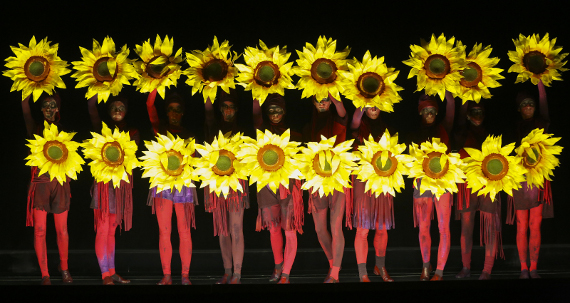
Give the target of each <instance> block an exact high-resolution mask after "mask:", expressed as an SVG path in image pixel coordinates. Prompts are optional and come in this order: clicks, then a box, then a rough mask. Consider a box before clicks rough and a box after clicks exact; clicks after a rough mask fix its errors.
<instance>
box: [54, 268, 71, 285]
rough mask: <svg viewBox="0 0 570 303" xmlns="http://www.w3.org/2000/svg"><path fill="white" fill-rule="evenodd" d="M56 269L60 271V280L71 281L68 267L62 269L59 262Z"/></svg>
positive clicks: (68, 282)
mask: <svg viewBox="0 0 570 303" xmlns="http://www.w3.org/2000/svg"><path fill="white" fill-rule="evenodd" d="M57 270H58V271H59V272H60V273H61V280H62V281H63V283H65V284H71V283H73V279H72V278H71V274H70V273H69V269H66V270H62V269H61V263H60V264H59V265H58V266H57Z"/></svg>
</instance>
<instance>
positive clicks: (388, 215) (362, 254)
mask: <svg viewBox="0 0 570 303" xmlns="http://www.w3.org/2000/svg"><path fill="white" fill-rule="evenodd" d="M364 113H366V115H364ZM386 128H387V126H386V124H384V122H383V121H382V119H381V117H380V110H379V109H378V108H377V107H368V108H366V109H364V110H363V109H360V108H357V109H356V110H355V111H354V115H353V116H352V122H351V123H350V129H351V131H352V136H353V137H354V138H355V139H356V140H355V146H354V147H355V150H356V149H357V148H358V145H363V144H364V139H368V137H369V136H370V135H371V134H372V136H373V137H374V139H375V140H378V139H379V138H380V137H382V134H383V133H384V131H385V130H386ZM365 185H366V183H365V182H362V181H360V180H358V179H357V178H353V193H354V194H353V195H354V208H353V210H354V211H353V214H352V216H353V217H352V222H353V224H354V225H356V236H355V238H354V250H355V251H356V262H357V265H358V275H359V277H360V282H370V279H369V278H368V272H367V270H366V259H367V257H368V231H369V230H371V229H372V230H375V232H374V250H375V252H376V265H375V266H374V274H375V275H380V276H382V280H383V281H384V282H394V279H392V278H391V277H390V275H389V274H388V271H387V270H386V266H385V260H386V246H387V245H388V230H389V229H392V228H393V227H394V226H395V225H394V221H393V218H394V207H393V197H392V195H390V194H382V195H380V196H378V197H377V198H376V197H375V196H374V195H373V194H371V193H370V192H368V193H366V192H364V190H365Z"/></svg>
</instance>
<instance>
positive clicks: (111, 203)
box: [91, 175, 133, 231]
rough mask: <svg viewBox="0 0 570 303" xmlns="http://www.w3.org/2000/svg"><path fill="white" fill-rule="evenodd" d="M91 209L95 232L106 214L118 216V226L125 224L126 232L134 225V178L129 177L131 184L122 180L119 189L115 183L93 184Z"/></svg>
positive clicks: (95, 182)
mask: <svg viewBox="0 0 570 303" xmlns="http://www.w3.org/2000/svg"><path fill="white" fill-rule="evenodd" d="M91 208H92V209H93V213H94V215H95V230H97V224H98V222H99V221H100V220H102V219H103V218H104V216H105V215H106V214H116V215H117V216H116V222H117V225H119V226H121V227H122V223H124V224H125V226H124V228H125V231H127V230H130V229H131V227H132V225H133V223H132V222H133V220H132V219H133V176H132V175H129V182H125V181H123V180H121V183H120V184H119V186H118V187H116V188H115V187H114V186H113V182H112V181H111V182H108V183H107V184H105V183H103V182H97V181H94V182H93V186H92V187H91Z"/></svg>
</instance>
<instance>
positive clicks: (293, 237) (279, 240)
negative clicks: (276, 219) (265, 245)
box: [269, 204, 297, 275]
mask: <svg viewBox="0 0 570 303" xmlns="http://www.w3.org/2000/svg"><path fill="white" fill-rule="evenodd" d="M271 212H273V213H280V212H281V206H280V205H279V204H277V205H273V206H271ZM281 220H285V219H284V218H281ZM269 233H270V237H271V250H272V251H273V259H274V260H275V264H281V263H283V271H282V273H283V274H287V275H288V274H289V273H290V272H291V267H292V266H293V262H294V261H295V256H296V255H297V231H295V230H286V231H285V238H286V239H287V244H286V245H285V256H283V233H282V232H281V224H275V225H274V226H273V227H271V228H270V229H269ZM283 257H285V260H283Z"/></svg>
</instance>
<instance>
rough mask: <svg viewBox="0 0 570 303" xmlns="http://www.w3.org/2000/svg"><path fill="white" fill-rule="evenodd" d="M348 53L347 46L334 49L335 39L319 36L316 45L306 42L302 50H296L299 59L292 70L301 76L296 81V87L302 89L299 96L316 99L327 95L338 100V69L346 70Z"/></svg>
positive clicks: (340, 88)
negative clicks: (342, 48)
mask: <svg viewBox="0 0 570 303" xmlns="http://www.w3.org/2000/svg"><path fill="white" fill-rule="evenodd" d="M349 53H350V48H349V47H348V46H347V47H346V48H345V49H344V50H343V51H340V52H337V51H336V40H333V39H332V38H329V39H327V38H326V37H325V36H321V37H319V39H318V41H317V47H316V48H315V47H314V46H313V45H312V44H310V43H308V42H307V43H306V44H305V47H303V51H302V52H301V51H297V54H298V55H299V59H297V61H296V62H297V66H295V67H293V72H294V73H295V74H296V75H297V76H299V77H301V79H299V81H298V82H297V85H296V86H297V88H298V89H301V90H303V93H302V94H301V98H308V97H311V96H313V95H315V96H316V98H317V100H322V99H323V98H326V97H328V94H329V93H330V94H331V95H332V96H333V98H335V99H337V100H340V94H339V93H340V92H342V91H343V89H344V88H343V86H342V85H341V84H340V80H341V74H340V73H339V72H338V71H339V70H346V69H347V66H346V57H347V56H348V54H349Z"/></svg>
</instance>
